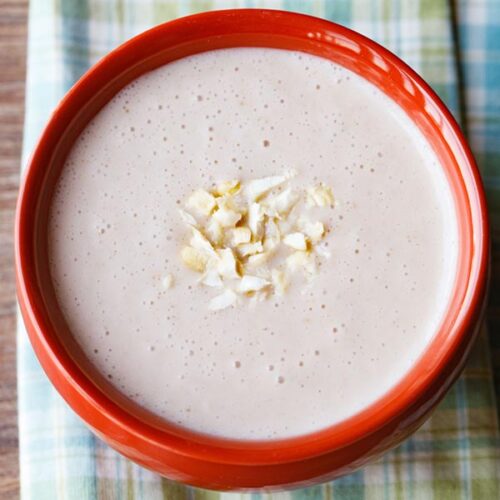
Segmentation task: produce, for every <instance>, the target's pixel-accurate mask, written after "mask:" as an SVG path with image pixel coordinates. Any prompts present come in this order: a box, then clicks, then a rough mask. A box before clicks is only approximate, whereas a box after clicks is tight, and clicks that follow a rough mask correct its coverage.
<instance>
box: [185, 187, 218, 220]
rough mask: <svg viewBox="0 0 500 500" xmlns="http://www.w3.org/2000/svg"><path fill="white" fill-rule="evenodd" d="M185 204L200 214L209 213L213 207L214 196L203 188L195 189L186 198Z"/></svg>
mask: <svg viewBox="0 0 500 500" xmlns="http://www.w3.org/2000/svg"><path fill="white" fill-rule="evenodd" d="M186 205H187V206H188V207H189V208H192V209H194V210H196V211H197V212H198V213H199V214H201V215H210V213H211V212H212V210H213V209H214V208H215V198H214V197H213V196H212V195H211V194H210V193H208V192H207V191H205V190H204V189H197V190H196V191H195V192H194V193H193V194H192V195H191V196H190V197H189V198H188V201H187V203H186Z"/></svg>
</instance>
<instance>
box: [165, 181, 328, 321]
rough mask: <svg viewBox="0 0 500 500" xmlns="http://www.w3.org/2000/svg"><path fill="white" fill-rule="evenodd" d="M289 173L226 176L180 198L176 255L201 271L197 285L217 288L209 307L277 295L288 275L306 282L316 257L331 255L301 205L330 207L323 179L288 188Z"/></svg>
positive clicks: (284, 287)
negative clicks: (185, 235) (183, 238)
mask: <svg viewBox="0 0 500 500" xmlns="http://www.w3.org/2000/svg"><path fill="white" fill-rule="evenodd" d="M293 175H294V174H286V175H279V176H270V177H264V178H262V179H255V180H252V181H250V182H248V183H246V184H243V183H241V182H240V181H239V180H230V181H225V182H221V183H220V184H218V185H217V187H216V188H215V189H213V190H211V192H209V191H206V190H204V189H197V190H196V191H195V192H194V193H192V194H191V196H190V197H189V198H188V200H187V202H186V207H187V208H188V209H190V211H184V210H179V214H180V217H181V219H182V221H183V222H184V223H185V224H186V225H187V226H189V228H190V231H191V238H190V240H189V245H187V246H185V247H184V248H183V249H182V251H181V258H182V261H183V262H184V264H185V265H186V267H188V268H189V269H191V270H193V271H195V272H197V273H200V274H201V277H200V279H199V281H198V282H199V283H200V284H201V285H204V286H207V287H212V288H224V291H223V292H222V293H221V294H219V295H217V296H216V297H214V298H213V299H211V300H210V302H209V304H208V307H209V309H210V310H212V311H218V310H221V309H225V308H227V307H230V306H233V305H237V304H239V303H242V301H243V300H245V301H248V304H249V305H255V304H256V303H258V302H261V301H263V300H266V298H268V297H270V296H271V295H273V294H274V295H278V296H283V295H284V294H285V293H286V291H287V289H288V288H289V285H290V282H291V280H292V278H293V276H294V275H296V274H297V273H298V275H302V276H304V277H305V279H306V281H311V280H312V279H313V278H314V276H315V275H316V274H317V271H318V269H317V260H318V259H319V258H329V257H330V252H329V251H328V250H327V249H326V247H325V246H324V245H323V243H322V242H323V240H324V238H325V236H326V234H327V230H326V228H325V226H324V224H323V223H322V222H320V221H318V220H310V219H309V218H308V217H307V215H306V213H305V212H307V210H308V207H313V206H314V207H327V206H333V203H334V199H333V194H332V190H331V189H330V188H329V187H328V186H326V185H325V184H323V183H320V184H319V185H317V186H313V187H310V188H307V189H298V188H297V189H294V188H293V186H292V185H291V181H292V178H293ZM326 244H328V243H326ZM290 251H292V253H290ZM165 279H166V278H165ZM302 279H304V278H302ZM171 285H172V282H170V284H169V286H171Z"/></svg>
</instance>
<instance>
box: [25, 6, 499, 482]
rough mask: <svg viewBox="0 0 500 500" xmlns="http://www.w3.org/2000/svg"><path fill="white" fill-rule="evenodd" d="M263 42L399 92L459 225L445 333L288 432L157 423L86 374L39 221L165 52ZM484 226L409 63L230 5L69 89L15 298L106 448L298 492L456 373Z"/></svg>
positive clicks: (479, 286) (186, 471) (29, 219)
mask: <svg viewBox="0 0 500 500" xmlns="http://www.w3.org/2000/svg"><path fill="white" fill-rule="evenodd" d="M228 47H272V48H279V49H288V50H299V51H303V52H307V53H311V54H313V55H317V56H321V57H325V58H327V59H330V60H332V61H334V62H336V63H338V64H341V65H343V66H345V67H346V68H348V69H350V70H352V71H354V72H356V73H358V74H359V75H361V76H362V77H364V78H366V79H367V80H369V81H370V82H372V83H373V84H375V85H376V86H378V87H379V88H380V89H382V90H383V91H384V92H385V93H386V94H387V95H389V96H390V97H391V98H392V99H394V100H395V101H396V102H397V103H398V104H399V105H400V106H401V107H402V108H403V109H404V110H405V111H406V113H407V114H408V115H409V116H410V118H411V119H412V120H413V121H414V123H415V124H417V126H418V127H419V128H420V129H421V130H422V132H423V133H424V135H425V136H426V137H427V139H428V141H429V143H430V144H431V145H432V147H433V149H434V150H435V152H436V154H437V155H438V157H439V159H440V162H441V164H442V167H443V169H444V171H445V173H446V176H447V179H448V181H449V184H450V186H451V189H452V192H453V196H454V200H455V207H456V212H457V220H458V227H459V242H460V244H459V245H460V246H459V256H458V262H459V265H458V269H457V278H456V283H455V289H454V293H453V296H452V300H451V302H450V304H449V306H448V310H447V313H446V315H445V317H444V319H443V322H442V325H441V328H440V329H439V331H438V332H437V333H436V335H435V338H434V340H433V341H432V343H431V345H430V346H429V347H428V349H427V350H426V352H425V353H424V355H423V356H422V357H421V358H420V359H419V361H418V362H417V363H416V364H415V366H414V367H413V369H412V370H411V371H410V372H409V373H408V374H407V375H406V376H405V377H404V379H403V380H401V381H400V382H399V383H398V384H397V385H396V386H395V387H394V388H393V389H392V390H391V391H390V392H389V393H387V394H385V395H384V397H382V398H381V399H379V400H378V401H377V402H376V403H374V404H373V405H371V406H369V407H367V408H366V409H365V410H364V411H362V412H360V413H359V414H357V415H355V416H353V417H351V418H349V419H348V420H346V421H344V422H341V423H339V424H337V425H334V426H332V427H330V428H327V429H324V430H322V431H319V432H316V433H313V434H309V435H307V436H300V437H296V438H292V439H285V440H274V441H260V442H257V441H251V442H249V441H237V440H226V439H220V438H215V437H211V436H207V435H201V434H197V433H194V432H191V431H188V430H186V429H183V428H180V427H178V426H175V425H172V424H170V423H167V422H165V421H162V420H160V419H158V418H156V417H154V416H153V415H152V414H150V413H148V412H146V411H145V410H142V409H141V408H139V407H137V406H136V405H134V404H133V403H132V402H131V401H129V400H127V399H126V398H125V397H124V396H122V395H121V394H120V393H118V392H117V391H116V390H115V389H113V388H112V386H111V385H110V384H109V383H108V382H106V380H105V379H104V377H101V376H100V375H99V374H97V373H95V371H93V370H92V366H91V365H90V363H89V362H88V361H87V360H86V359H85V357H84V356H83V354H82V352H81V351H80V350H79V348H78V345H77V344H76V342H75V341H74V340H73V339H72V337H71V335H70V332H69V330H68V327H67V325H66V323H65V321H64V318H63V317H62V314H61V312H60V310H59V308H58V305H57V302H56V300H55V296H54V291H53V288H52V284H51V279H50V275H49V271H48V265H47V235H46V227H47V217H48V208H49V205H50V200H51V196H52V192H53V188H54V186H55V182H56V180H57V178H58V176H59V174H60V171H61V168H62V166H63V164H64V159H65V157H66V155H67V153H68V151H69V149H70V148H71V146H72V144H73V142H74V140H75V139H76V137H77V136H78V135H79V133H80V132H81V131H82V130H83V128H84V127H85V126H86V124H87V123H88V122H89V120H90V119H91V118H92V117H93V116H94V115H95V114H96V113H97V112H98V111H99V109H100V108H101V107H102V106H103V105H105V104H106V103H107V102H108V101H109V100H110V98H111V97H112V96H113V95H114V94H116V93H117V92H118V91H119V90H120V89H121V88H123V87H124V86H125V85H127V84H128V83H130V82H131V81H132V80H133V79H135V78H137V77H138V76H140V75H142V74H143V73H145V72H147V71H149V70H152V69H154V68H156V67H158V66H161V65H163V64H166V63H168V62H171V61H173V60H176V59H179V58H182V57H185V56H188V55H192V54H196V53H200V52H204V51H208V50H214V49H220V48H228ZM488 246H489V244H488V223H487V215H486V206H485V200H484V194H483V191H482V187H481V182H480V177H479V174H478V171H477V168H476V166H475V164H474V160H473V158H472V155H471V153H470V151H469V149H468V147H467V144H466V142H465V140H464V138H463V137H462V135H461V133H460V130H459V128H458V126H457V124H456V123H455V121H454V120H453V118H452V116H451V115H450V113H449V112H448V110H447V109H446V108H445V106H444V105H443V104H442V102H441V101H440V100H439V99H438V98H437V96H436V95H435V94H434V93H433V92H432V90H431V89H430V88H429V87H428V85H427V84H425V82H423V81H422V80H421V79H420V78H419V77H418V76H417V75H416V74H415V73H414V72H413V71H412V70H411V69H410V68H409V67H408V66H406V65H405V64H404V63H402V62H401V61H400V60H399V59H397V58H396V57H395V56H394V55H393V54H391V53H390V52H388V51H387V50H385V49H384V48H382V47H381V46H379V45H377V44H375V43H374V42H372V41H371V40H369V39H367V38H365V37H363V36H361V35H359V34H357V33H355V32H353V31H350V30H348V29H346V28H344V27H341V26H339V25H335V24H332V23H330V22H327V21H324V20H320V19H316V18H312V17H309V16H303V15H299V14H293V13H288V12H280V11H266V10H232V11H231V10H230V11H220V12H209V13H204V14H199V15H195V16H190V17H187V18H183V19H178V20H176V21H173V22H170V23H166V24H163V25H160V26H158V27H156V28H153V29H152V30H149V31H147V32H145V33H143V34H141V35H139V36H137V37H135V38H134V39H132V40H131V41H129V42H127V43H125V44H124V45H122V46H120V47H119V48H117V49H116V50H115V51H113V52H112V53H111V54H109V55H108V56H106V57H105V58H104V59H103V60H101V61H100V62H99V63H98V64H97V65H95V66H94V67H93V68H92V69H90V70H89V71H88V72H87V73H86V74H85V75H84V76H83V77H82V78H81V79H80V81H79V82H78V83H77V84H76V85H75V86H74V87H73V88H72V89H71V90H70V92H69V93H68V94H67V95H66V97H65V98H64V99H63V100H62V102H61V103H60V105H59V106H58V108H57V109H56V110H55V112H54V114H53V115H52V117H51V119H50V121H49V123H48V124H47V126H46V128H45V130H44V132H43V134H42V136H41V138H40V141H39V143H38V145H37V147H36V149H35V151H34V153H33V156H32V158H31V160H30V163H29V166H28V170H27V172H26V175H25V177H24V180H23V184H22V187H21V192H20V197H19V204H18V211H17V220H16V268H17V280H18V296H19V302H20V306H21V311H22V314H23V317H24V321H25V323H26V326H27V330H28V333H29V336H30V339H31V342H32V344H33V347H34V349H35V352H36V354H37V356H38V358H39V359H40V362H41V364H42V366H43V368H44V369H45V371H46V373H47V375H48V376H49V378H50V380H51V381H52V383H53V384H54V386H55V387H56V388H57V389H58V391H59V392H60V393H61V394H62V395H63V397H64V398H65V399H66V401H67V402H68V403H69V404H70V405H71V406H72V408H73V409H74V410H75V411H76V412H77V413H78V414H79V415H80V416H81V417H82V418H83V419H84V420H85V421H86V422H87V423H88V425H89V426H90V427H91V428H92V429H93V430H94V431H95V432H96V433H97V434H98V435H99V436H100V437H101V438H103V439H104V440H105V441H107V442H108V443H109V444H110V445H111V446H113V447H114V448H116V449H117V450H119V451H120V452H122V453H123V454H124V455H126V456H128V457H130V458H132V459H133V460H135V461H136V462H138V463H140V464H142V465H144V466H146V467H149V468H150V469H152V470H155V471H157V472H159V473H160V474H163V475H165V476H167V477H170V478H173V479H176V480H179V481H183V482H187V483H190V484H195V485H199V486H203V487H207V488H213V489H254V488H262V487H267V488H279V487H294V486H301V485H307V484H312V483H314V482H318V481H322V480H326V479H330V478H334V477H337V476H339V475H341V474H345V473H348V472H351V471H352V470H353V469H355V468H357V467H359V466H360V465H362V464H363V463H364V462H366V461H367V460H368V459H370V458H373V457H375V456H377V455H379V454H380V453H382V452H384V451H385V450H387V449H388V448H390V447H392V446H395V445H396V444H398V443H399V442H400V441H401V440H402V439H404V438H405V437H406V436H407V435H409V434H410V433H411V432H413V431H414V430H415V429H416V428H417V427H418V426H419V425H420V424H421V423H422V422H423V420H424V419H425V418H426V417H427V416H428V414H429V412H430V411H431V410H432V408H433V407H434V406H435V405H436V404H437V403H438V402H439V401H440V399H441V398H442V397H443V396H444V394H445V393H446V391H447V390H448V388H449V387H450V385H451V384H452V382H453V381H454V380H455V378H456V377H457V376H458V374H459V372H460V370H461V368H462V367H463V364H464V361H465V357H466V355H467V352H468V350H469V349H470V347H471V344H472V342H473V340H474V337H475V334H476V332H477V327H478V322H479V319H480V314H481V309H482V306H483V303H484V296H485V290H486V282H487V269H488Z"/></svg>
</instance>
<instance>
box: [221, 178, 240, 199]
mask: <svg viewBox="0 0 500 500" xmlns="http://www.w3.org/2000/svg"><path fill="white" fill-rule="evenodd" d="M239 190H240V181H237V180H233V181H224V182H221V183H220V184H219V185H218V186H217V189H216V190H215V194H216V195H217V196H224V195H225V194H236V193H237V192H238V191H239Z"/></svg>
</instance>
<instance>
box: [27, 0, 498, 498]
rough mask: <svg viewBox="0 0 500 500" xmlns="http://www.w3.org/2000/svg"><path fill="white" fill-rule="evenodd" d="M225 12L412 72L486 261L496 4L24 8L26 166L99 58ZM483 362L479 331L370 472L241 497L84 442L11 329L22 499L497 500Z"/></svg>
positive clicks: (204, 1)
mask: <svg viewBox="0 0 500 500" xmlns="http://www.w3.org/2000/svg"><path fill="white" fill-rule="evenodd" d="M230 7H266V8H279V9H289V10H294V11H298V12H305V13H308V14H312V15H316V16H320V17H324V18H327V19H330V20H332V21H335V22H338V23H342V24H345V25H347V26H349V27H352V28H354V29H355V30H358V31H360V32H361V33H364V34H365V35H368V36H369V37H372V38H374V39H375V40H377V41H378V42H380V43H382V44H383V45H385V46H386V47H388V48H389V49H391V50H392V51H394V52H395V53H397V54H398V55H399V56H400V57H401V58H402V59H404V60H405V61H406V62H408V63H409V64H410V65H411V66H412V67H413V68H415V70H416V71H417V72H419V73H420V74H421V75H422V76H423V77H424V78H425V79H426V80H427V81H428V82H429V83H430V84H431V85H432V86H433V87H434V89H435V90H436V91H437V92H438V93H439V95H440V96H441V97H442V98H443V99H444V101H445V102H446V103H447V104H448V106H449V107H450V109H451V110H452V111H453V112H454V114H455V116H456V117H457V118H458V119H459V120H460V121H461V122H462V125H463V127H464V129H465V130H466V131H467V132H468V133H469V137H470V141H471V144H472V147H473V149H474V151H475V154H476V157H477V159H478V161H479V163H480V166H481V169H482V172H483V175H484V180H485V183H486V188H487V191H488V195H489V202H490V208H491V215H492V221H493V236H494V254H495V255H496V252H497V251H498V250H497V245H498V243H500V2H498V1H497V0H490V1H488V0H457V1H456V2H454V3H453V2H449V1H447V0H402V1H398V0H352V1H350V0H310V1H305V0H304V1H300V0H267V1H252V0H247V1H244V0H191V1H189V0H156V1H155V0H32V1H31V5H30V19H29V52H28V81H27V96H26V103H27V106H26V123H25V141H24V158H25V160H26V158H27V156H28V154H29V153H30V151H31V150H32V148H33V145H34V142H35V140H36V137H37V136H38V135H39V133H40V131H41V129H42V127H43V125H44V124H45V122H46V120H47V118H48V116H49V114H50V112H51V110H52V109H53V108H54V106H55V105H56V104H57V102H58V101H59V99H60V98H61V97H62V95H63V94H64V93H65V92H66V91H67V89H68V88H69V87H70V86H71V85H72V84H73V83H74V82H75V80H76V79H77V78H78V77H79V76H80V75H81V74H82V73H83V72H84V71H85V70H86V69H87V68H88V67H89V66H90V65H91V64H93V63H94V62H95V61H97V60H98V59H99V58H100V57H102V56H103V55H104V54H106V53H107V52H108V51H109V50H111V49H112V48H114V47H115V46H116V45H118V44H119V43H121V42H122V41H124V40H126V39H127V38H129V37H131V36H133V35H134V34H136V33H138V32H140V31H142V30H144V29H147V28H149V27H151V26H153V25H155V24H158V23H161V22H164V21H167V20H169V19H173V18H175V17H179V16H183V15H187V14H190V13H194V12H198V11H202V10H209V9H218V8H230ZM23 163H25V161H24V162H23ZM497 261H499V262H500V260H498V259H497ZM499 281H500V276H498V277H497V276H496V275H495V273H494V275H493V290H492V307H491V308H490V311H491V314H490V321H491V325H492V327H493V329H492V331H493V332H495V331H498V329H497V326H499V327H500V314H499V313H496V310H498V311H500V283H499ZM496 308H498V309H496ZM492 345H493V354H494V360H495V361H496V365H498V366H497V371H496V373H497V374H500V356H499V353H500V336H497V338H496V339H495V338H494V339H492ZM490 359H491V356H490V350H489V346H488V342H487V338H486V334H485V332H483V335H482V336H481V338H480V340H479V342H478V344H477V346H476V348H475V350H474V352H473V353H472V355H471V358H470V361H469V363H468V366H467V369H466V371H465V373H464V374H463V375H462V376H461V378H460V379H459V381H458V382H457V383H456V384H455V386H454V388H453V389H452V390H451V391H450V393H449V394H448V396H447V397H446V398H445V400H444V401H443V402H442V403H441V405H440V406H439V408H438V409H437V410H436V412H435V413H434V415H433V416H432V418H431V419H430V420H429V421H428V422H427V423H426V424H425V425H424V426H423V427H422V428H421V429H420V430H419V431H418V432H417V433H416V434H415V435H414V436H413V437H411V438H410V439H408V440H407V441H406V442H405V443H403V444H402V445H401V446H400V447H399V448H397V449H396V450H394V451H392V452H390V453H388V454H386V455H385V456H384V457H383V458H382V459H380V460H378V461H377V462H375V463H373V464H371V465H368V466H367V467H365V468H363V469H362V470H360V471H358V472H356V473H354V474H352V475H350V476H347V477H344V478H341V479H339V480H337V481H334V482H331V483H327V484H323V485H321V486H317V487H313V488H308V489H304V490H297V491H294V492H287V493H274V494H262V495H259V494H254V495H240V494H231V493H217V492H208V491H202V490H198V489H194V488H187V487H184V486H181V485H179V484H175V483H172V482H169V481H167V480H164V479H161V478H160V477H158V476H156V475H155V474H152V473H151V472H149V471H146V470H144V469H142V468H140V467H138V466H136V465H134V464H132V463H131V462H130V461H128V460H127V459H125V458H123V457H121V456H119V455H118V454H117V453H116V452H114V451H112V450H111V449H110V448H108V447H107V446H106V445H105V444H103V443H102V442H101V441H100V440H98V439H97V438H95V437H94V436H93V435H92V434H91V433H90V431H89V430H88V429H87V428H86V427H85V425H84V424H83V423H82V422H81V420H80V419H79V418H78V417H77V416H76V415H75V414H74V413H73V412H72V411H71V410H70V409H69V408H68V406H67V405H66V404H65V402H64V401H63V400H62V399H61V398H60V396H59V395H58V394H57V393H56V392H55V390H54V389H53V388H52V386H51V385H50V383H49V382H48V380H47V378H46V377H45V375H44V373H43V371H42V370H41V368H40V366H39V364H38V362H37V360H36V358H35V355H34V354H33V351H32V349H31V346H30V344H29V342H28V339H27V336H26V333H25V331H24V328H23V326H22V322H21V321H20V322H19V334H18V381H19V382H18V388H19V429H20V455H21V458H20V460H21V489H22V498H23V499H24V500H31V499H33V500H56V499H69V500H77V499H78V500H82V499H83V500H85V499H94V498H99V499H122V498H123V499H140V500H154V499H172V500H184V499H200V500H201V499H207V500H222V499H226V498H227V499H228V500H229V499H233V498H234V499H238V498H241V499H243V498H245V499H247V498H248V499H249V500H250V499H253V500H259V499H260V498H263V499H264V498H268V499H271V498H273V499H278V498H280V499H288V498H289V499H292V500H306V499H308V500H313V499H320V500H322V499H341V500H355V499H356V500H358V499H359V500H365V499H367V500H368V499H370V500H375V499H377V500H378V499H380V500H382V499H384V500H396V499H398V500H406V499H411V500H419V499H421V500H429V499H436V500H459V499H463V500H465V499H478V500H492V499H496V498H499V496H500V442H499V437H498V423H497V408H496V404H495V396H494V385H493V372H492V369H491V363H490ZM499 382H500V380H499Z"/></svg>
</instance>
